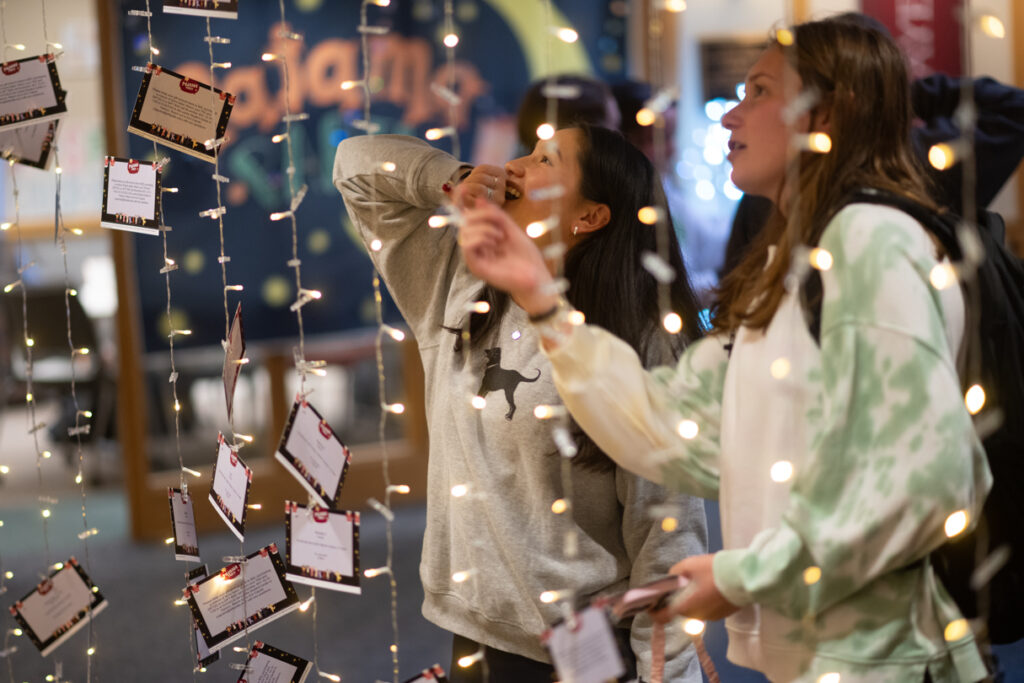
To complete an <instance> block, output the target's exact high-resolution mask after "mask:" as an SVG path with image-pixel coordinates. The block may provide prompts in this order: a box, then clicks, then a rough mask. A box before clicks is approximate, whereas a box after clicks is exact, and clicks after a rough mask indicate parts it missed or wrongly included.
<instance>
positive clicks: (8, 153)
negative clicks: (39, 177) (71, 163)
mask: <svg viewBox="0 0 1024 683" xmlns="http://www.w3.org/2000/svg"><path fill="white" fill-rule="evenodd" d="M57 123H58V121H57V119H52V120H50V121H43V122H41V123H33V124H31V125H28V126H21V127H19V128H14V129H7V128H0V157H2V158H3V159H5V160H7V161H14V162H15V163H19V164H24V165H26V166H32V167H34V168H42V169H46V168H49V166H50V159H52V158H53V157H52V156H50V151H51V150H52V149H53V140H54V138H55V137H56V135H57Z"/></svg>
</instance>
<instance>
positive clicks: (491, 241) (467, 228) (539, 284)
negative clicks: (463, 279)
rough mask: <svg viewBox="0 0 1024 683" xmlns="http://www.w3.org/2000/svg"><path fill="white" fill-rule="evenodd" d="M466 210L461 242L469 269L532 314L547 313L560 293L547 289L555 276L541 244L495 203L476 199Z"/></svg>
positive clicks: (462, 224) (461, 228)
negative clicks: (538, 244)
mask: <svg viewBox="0 0 1024 683" xmlns="http://www.w3.org/2000/svg"><path fill="white" fill-rule="evenodd" d="M472 201H473V200H470V202H467V204H469V205H468V206H467V208H466V209H465V210H464V211H463V213H462V222H461V225H460V227H459V244H460V246H461V247H462V258H463V259H465V261H466V265H467V266H468V267H469V270H470V271H471V272H472V273H473V274H474V275H476V276H477V277H479V278H480V279H481V280H484V281H486V282H488V283H489V284H491V285H493V286H494V287H497V288H498V289H501V290H503V291H506V292H508V293H509V294H510V295H511V296H512V298H513V299H514V300H515V302H516V303H518V304H519V305H520V306H521V307H522V308H523V309H524V310H525V311H526V312H527V314H529V315H537V314H540V313H544V312H546V311H548V310H550V309H551V308H553V307H554V306H555V304H556V303H557V301H558V297H557V296H556V295H554V294H552V293H549V292H547V291H546V286H547V285H549V284H550V283H551V282H552V280H553V278H552V277H551V273H550V272H548V269H547V266H546V265H545V263H544V257H543V256H542V255H541V253H540V250H539V249H538V248H537V245H536V244H534V243H533V240H531V239H530V238H529V237H528V236H527V235H526V233H525V232H523V229H522V228H520V227H519V226H518V225H516V224H515V222H514V221H513V220H512V219H511V218H509V216H508V214H506V213H505V212H504V211H502V210H501V209H500V208H498V207H497V206H495V205H494V204H491V203H488V202H481V201H475V203H471V202H472Z"/></svg>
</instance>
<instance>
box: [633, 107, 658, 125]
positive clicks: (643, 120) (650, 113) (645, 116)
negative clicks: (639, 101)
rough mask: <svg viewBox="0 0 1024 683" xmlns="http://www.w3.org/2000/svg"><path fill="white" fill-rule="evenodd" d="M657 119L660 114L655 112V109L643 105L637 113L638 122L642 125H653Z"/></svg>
mask: <svg viewBox="0 0 1024 683" xmlns="http://www.w3.org/2000/svg"><path fill="white" fill-rule="evenodd" d="M657 120H658V115H657V114H655V113H654V110H652V109H648V108H647V107H643V108H642V109H640V110H639V111H638V112H637V113H636V122H637V123H638V124H640V125H641V126H652V125H654V122H655V121H657Z"/></svg>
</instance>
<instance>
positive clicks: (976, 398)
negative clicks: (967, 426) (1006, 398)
mask: <svg viewBox="0 0 1024 683" xmlns="http://www.w3.org/2000/svg"><path fill="white" fill-rule="evenodd" d="M964 405H966V406H967V412H969V413H970V414H971V415H977V414H978V413H979V412H981V409H982V408H984V407H985V390H984V389H983V388H982V387H981V385H980V384H975V385H973V386H971V388H970V389H968V390H967V393H966V394H964Z"/></svg>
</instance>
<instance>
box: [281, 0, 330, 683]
mask: <svg viewBox="0 0 1024 683" xmlns="http://www.w3.org/2000/svg"><path fill="white" fill-rule="evenodd" d="M278 8H279V10H280V14H281V29H280V30H279V31H278V34H277V36H278V38H281V39H283V40H286V41H295V42H301V41H302V36H301V35H299V34H298V33H295V32H293V31H290V30H289V29H288V24H287V17H286V15H285V7H284V0H279V2H278ZM284 52H285V53H286V54H276V53H270V52H268V53H264V54H263V57H262V58H263V61H265V62H278V63H280V64H281V72H282V83H281V88H282V93H283V100H284V116H283V117H282V119H281V120H282V122H283V123H284V126H285V131H284V133H278V134H276V135H274V136H273V137H271V142H273V143H274V144H278V143H280V142H284V143H285V149H286V150H287V156H288V166H287V167H286V176H287V178H288V199H289V204H288V209H287V210H286V211H279V212H275V213H272V214H271V215H270V220H272V221H279V220H283V219H285V218H288V219H289V220H290V222H291V231H292V257H291V259H290V260H289V261H288V267H290V268H293V269H294V271H295V290H296V292H297V296H296V300H295V302H294V303H293V304H292V305H291V310H292V311H294V312H295V316H296V320H297V322H298V326H299V346H298V347H297V348H296V349H294V353H293V356H294V359H295V370H296V372H297V373H298V375H299V394H300V395H301V396H303V397H305V396H306V395H307V393H309V392H307V391H306V375H308V374H314V375H317V376H321V377H322V376H324V375H325V374H326V370H325V369H324V368H325V366H326V362H325V361H307V360H306V335H305V327H304V325H303V322H302V308H303V306H305V305H306V304H307V303H309V302H311V301H315V300H319V299H320V298H321V293H320V292H319V291H317V290H311V289H305V288H304V287H303V286H302V261H301V259H299V233H298V219H297V218H296V215H295V213H296V211H298V208H299V205H300V204H301V203H302V200H303V199H304V198H305V196H306V192H307V189H308V188H307V186H306V185H303V186H302V187H301V188H299V189H298V190H296V189H295V182H294V181H295V173H296V168H295V156H294V150H293V148H292V136H291V132H292V123H294V122H297V121H304V120H306V119H308V118H309V115H308V114H306V113H304V112H299V113H296V114H293V113H292V111H291V97H290V93H291V80H290V78H289V72H288V54H287V53H288V52H289V51H288V50H284ZM310 391H312V390H310ZM315 504H316V503H315V501H314V499H313V497H312V496H310V497H309V502H308V508H309V509H310V510H312V509H313V506H314V505H315ZM310 604H312V605H313V667H314V668H315V669H316V672H317V675H318V676H320V677H322V678H327V679H328V680H332V681H333V680H341V679H340V677H339V676H337V675H335V674H330V673H327V672H325V671H323V670H321V668H320V646H319V637H318V633H317V625H318V611H317V604H316V587H313V588H312V589H311V592H310V597H309V599H308V600H306V601H304V602H303V603H302V605H301V606H300V607H299V609H300V610H301V611H303V612H305V611H306V610H307V609H308V608H309V605H310Z"/></svg>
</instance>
